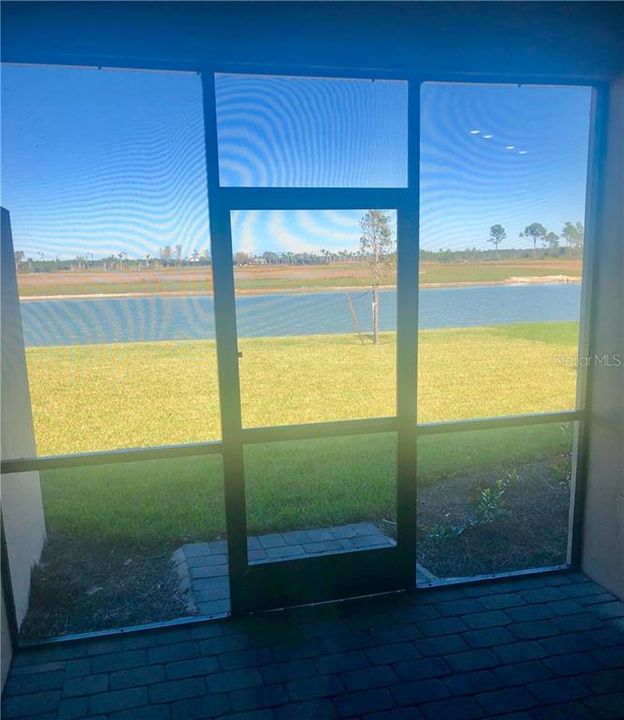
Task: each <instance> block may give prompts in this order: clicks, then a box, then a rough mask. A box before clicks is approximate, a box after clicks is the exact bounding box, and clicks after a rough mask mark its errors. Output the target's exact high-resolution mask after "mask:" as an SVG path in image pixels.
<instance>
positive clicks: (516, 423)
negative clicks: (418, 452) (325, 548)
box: [416, 410, 585, 437]
mask: <svg viewBox="0 0 624 720" xmlns="http://www.w3.org/2000/svg"><path fill="white" fill-rule="evenodd" d="M584 418H585V411H584V410H561V411H555V412H545V413H529V414H526V415H497V416H495V417H486V418H474V419H469V420H446V421H444V422H433V423H421V424H420V425H417V430H416V434H417V435H418V436H419V437H420V436H425V435H443V434H448V433H454V432H470V431H472V430H490V429H496V428H513V427H525V426H529V425H547V424H554V423H568V422H578V421H580V420H583V419H584Z"/></svg>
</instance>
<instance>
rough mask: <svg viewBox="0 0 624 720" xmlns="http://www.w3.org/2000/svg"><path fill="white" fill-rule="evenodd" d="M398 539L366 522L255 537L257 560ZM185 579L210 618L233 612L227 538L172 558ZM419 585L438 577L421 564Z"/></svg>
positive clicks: (188, 595)
mask: <svg viewBox="0 0 624 720" xmlns="http://www.w3.org/2000/svg"><path fill="white" fill-rule="evenodd" d="M393 544H394V541H393V540H392V539H391V538H389V537H388V536H387V535H385V534H384V533H383V532H382V531H381V530H380V529H379V528H378V527H377V526H376V525H375V524H374V523H371V522H361V523H350V524H348V525H336V526H334V527H327V528H314V529H312V530H292V531H290V532H284V533H268V534H266V535H257V536H252V537H249V538H248V540H247V545H248V552H249V561H250V562H251V563H254V564H255V563H263V562H275V561H279V560H293V559H295V558H297V559H298V558H306V557H318V556H319V555H331V554H333V553H337V552H344V551H345V550H375V549H377V548H384V547H389V546H391V545H393ZM172 560H173V564H174V566H175V568H176V571H177V573H178V576H179V578H180V580H179V584H178V589H179V591H180V593H181V594H182V596H183V598H184V600H185V603H186V607H187V609H188V610H189V612H191V613H200V614H201V615H207V616H210V617H222V616H224V615H227V613H228V612H229V609H230V588H229V581H228V566H227V544H226V542H225V540H214V541H212V542H197V543H187V544H186V545H183V546H182V547H180V548H178V549H177V550H176V551H175V553H174V554H173V557H172ZM416 572H417V576H418V585H419V586H420V585H426V584H427V583H429V582H431V581H432V580H435V576H434V575H432V574H431V573H430V572H428V571H427V570H425V568H422V567H421V566H420V565H417V566H416Z"/></svg>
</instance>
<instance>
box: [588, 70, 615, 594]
mask: <svg viewBox="0 0 624 720" xmlns="http://www.w3.org/2000/svg"><path fill="white" fill-rule="evenodd" d="M622 128H624V76H623V77H620V78H619V79H618V80H616V81H615V82H614V83H612V85H611V92H610V100H609V121H608V132H607V138H606V154H605V159H604V193H603V195H602V198H601V200H602V202H601V207H600V222H599V234H598V242H597V247H596V251H597V271H596V273H597V277H596V285H595V296H594V301H595V306H594V311H593V333H594V350H595V355H596V356H597V359H598V360H600V363H599V364H595V365H594V367H593V369H592V373H591V387H590V403H591V408H590V410H591V412H590V436H589V449H588V472H587V487H586V499H585V518H584V523H583V560H582V562H583V570H584V571H585V572H586V573H587V574H588V575H589V576H590V577H591V578H593V579H594V580H596V581H597V582H599V583H600V584H601V585H604V586H605V587H606V588H608V589H609V590H611V591H612V592H614V593H616V594H617V595H619V596H620V597H623V598H624V293H623V284H624V211H623V205H624V204H623V200H624V192H623V189H622V188H623V187H624V133H623V132H622ZM592 360H594V362H596V358H594V357H593V356H592Z"/></svg>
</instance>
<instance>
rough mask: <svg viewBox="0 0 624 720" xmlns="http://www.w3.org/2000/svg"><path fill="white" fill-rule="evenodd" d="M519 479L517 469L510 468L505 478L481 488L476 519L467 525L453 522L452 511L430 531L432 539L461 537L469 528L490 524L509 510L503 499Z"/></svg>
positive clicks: (476, 508)
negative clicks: (490, 485) (505, 506)
mask: <svg viewBox="0 0 624 720" xmlns="http://www.w3.org/2000/svg"><path fill="white" fill-rule="evenodd" d="M517 479H518V473H517V471H516V470H510V471H509V472H508V473H507V475H505V477H503V478H499V479H498V480H497V481H496V482H495V483H494V485H493V487H486V488H479V496H478V500H477V504H476V507H475V519H474V520H471V521H470V522H469V523H466V524H465V525H455V524H453V523H452V522H451V519H450V513H445V514H444V520H443V521H442V522H441V523H440V524H439V525H436V527H435V528H434V529H433V530H432V531H431V532H430V533H429V535H428V537H429V538H430V539H431V540H450V539H452V538H456V537H459V536H460V535H461V534H462V533H463V532H464V531H465V530H468V529H469V528H478V527H482V526H483V525H490V524H491V523H493V522H494V521H495V520H498V519H499V518H500V517H503V516H505V515H507V513H508V512H509V511H508V510H507V509H506V508H504V507H503V500H504V499H505V494H506V493H507V491H508V490H509V488H510V487H511V486H512V485H513V484H514V483H515V482H516V480H517Z"/></svg>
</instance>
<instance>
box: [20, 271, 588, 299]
mask: <svg viewBox="0 0 624 720" xmlns="http://www.w3.org/2000/svg"><path fill="white" fill-rule="evenodd" d="M580 282H581V278H580V277H578V276H573V275H528V276H518V277H509V278H506V279H504V280H474V281H466V282H461V281H456V282H433V283H427V282H421V283H420V287H421V288H422V289H435V288H460V287H485V286H490V285H552V284H562V285H563V284H578V283H580ZM367 289H368V287H367V286H365V285H353V286H343V285H335V286H327V287H299V288H252V289H243V290H237V291H236V294H237V296H243V295H277V294H279V295H288V294H292V295H300V294H304V293H324V292H363V291H365V290H367ZM394 289H396V285H383V286H381V290H394ZM213 294H214V293H213V292H212V291H211V290H162V291H156V292H123V293H76V294H72V293H65V294H62V295H20V302H34V301H37V300H104V299H106V298H142V297H212V296H213Z"/></svg>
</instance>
